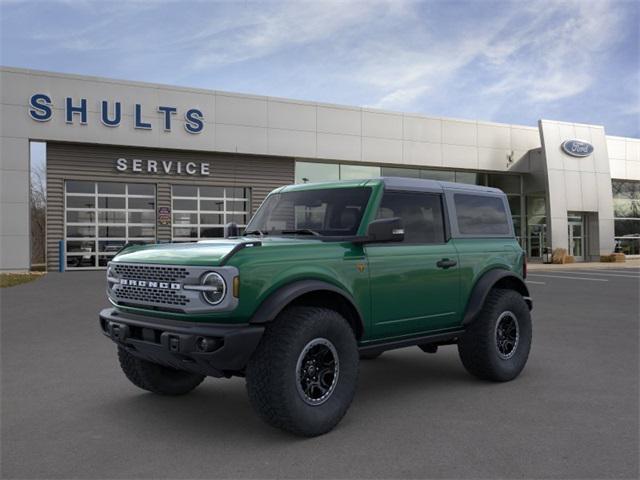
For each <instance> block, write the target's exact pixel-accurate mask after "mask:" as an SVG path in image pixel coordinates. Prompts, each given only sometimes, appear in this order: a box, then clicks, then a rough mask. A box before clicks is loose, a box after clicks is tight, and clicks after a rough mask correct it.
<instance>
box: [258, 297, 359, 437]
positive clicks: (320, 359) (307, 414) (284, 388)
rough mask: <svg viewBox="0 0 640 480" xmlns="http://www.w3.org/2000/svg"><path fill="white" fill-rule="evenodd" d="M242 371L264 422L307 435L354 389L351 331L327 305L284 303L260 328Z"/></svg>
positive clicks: (340, 412)
mask: <svg viewBox="0 0 640 480" xmlns="http://www.w3.org/2000/svg"><path fill="white" fill-rule="evenodd" d="M246 377H247V391H248V394H249V400H250V402H251V405H252V406H253V408H254V409H255V410H256V411H257V413H258V414H259V415H260V417H261V418H262V419H263V420H264V421H266V422H267V423H268V424H270V425H272V426H274V427H277V428H280V429H282V430H286V431H289V432H292V433H294V434H297V435H302V436H308V437H313V436H316V435H321V434H323V433H326V432H328V431H329V430H331V429H332V428H333V427H335V426H336V425H337V424H338V422H340V420H341V419H342V417H343V416H344V415H345V413H346V412H347V409H348V408H349V405H350V404H351V401H352V400H353V397H354V395H355V390H356V382H357V378H358V348H357V344H356V339H355V336H354V334H353V331H352V329H351V327H350V326H349V325H348V324H347V322H346V320H345V319H344V318H343V317H342V316H341V315H340V314H338V313H337V312H335V311H333V310H329V309H326V308H317V307H291V308H288V309H286V310H285V311H284V312H282V313H281V314H280V315H279V316H278V318H276V320H275V321H274V322H273V323H271V324H270V325H269V326H268V327H267V329H266V330H265V333H264V336H263V337H262V340H261V341H260V344H259V345H258V348H257V349H256V351H255V352H254V354H253V356H252V357H251V359H250V360H249V364H248V366H247V371H246Z"/></svg>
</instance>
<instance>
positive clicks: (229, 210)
mask: <svg viewBox="0 0 640 480" xmlns="http://www.w3.org/2000/svg"><path fill="white" fill-rule="evenodd" d="M250 192H251V190H250V189H249V188H244V187H197V186H192V185H173V186H172V187H171V200H172V204H173V241H174V242H193V241H196V240H199V239H201V238H216V237H223V236H224V226H225V224H227V223H230V222H233V223H236V224H237V225H238V226H239V227H245V226H246V225H247V222H248V221H249V214H250V211H251V204H250V197H251V195H250Z"/></svg>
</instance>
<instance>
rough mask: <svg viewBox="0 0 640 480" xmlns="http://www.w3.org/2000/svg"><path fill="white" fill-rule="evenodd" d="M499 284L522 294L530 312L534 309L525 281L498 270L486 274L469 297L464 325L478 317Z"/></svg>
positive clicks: (509, 272)
mask: <svg viewBox="0 0 640 480" xmlns="http://www.w3.org/2000/svg"><path fill="white" fill-rule="evenodd" d="M498 282H500V283H504V284H505V287H506V288H511V289H513V290H516V291H517V292H519V293H520V294H522V297H523V298H524V301H525V302H526V303H527V306H528V307H529V310H532V309H533V302H532V301H531V297H530V296H529V289H528V288H527V285H526V284H525V283H524V280H522V278H520V277H519V276H518V275H516V274H515V273H513V272H511V271H509V270H504V269H501V268H496V269H493V270H489V271H488V272H485V273H484V274H483V275H482V276H481V277H480V279H479V280H478V281H477V282H476V284H475V285H474V287H473V290H472V291H471V295H470V296H469V301H468V302H467V308H466V310H465V312H464V319H463V320H462V324H463V325H465V326H466V325H469V324H470V323H471V322H473V320H474V319H475V318H476V317H477V316H478V314H479V313H480V311H481V310H482V307H483V305H484V302H485V300H486V298H487V295H488V294H489V292H490V291H491V289H492V288H493V287H494V286H496V284H497V283H498Z"/></svg>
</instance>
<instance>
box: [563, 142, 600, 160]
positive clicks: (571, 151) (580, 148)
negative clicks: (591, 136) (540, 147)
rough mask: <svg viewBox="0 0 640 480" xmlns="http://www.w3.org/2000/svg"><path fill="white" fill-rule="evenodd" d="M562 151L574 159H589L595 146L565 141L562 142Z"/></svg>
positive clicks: (587, 143)
mask: <svg viewBox="0 0 640 480" xmlns="http://www.w3.org/2000/svg"><path fill="white" fill-rule="evenodd" d="M562 150H564V152H565V153H566V154H567V155H571V156H572V157H588V156H589V155H591V154H592V153H593V145H591V144H590V143H589V142H584V141H582V140H565V141H564V142H562Z"/></svg>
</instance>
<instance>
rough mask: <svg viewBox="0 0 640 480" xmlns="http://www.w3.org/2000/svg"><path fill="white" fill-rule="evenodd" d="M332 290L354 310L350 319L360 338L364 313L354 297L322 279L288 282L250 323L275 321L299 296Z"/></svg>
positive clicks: (267, 299) (269, 299)
mask: <svg viewBox="0 0 640 480" xmlns="http://www.w3.org/2000/svg"><path fill="white" fill-rule="evenodd" d="M323 291H325V292H331V293H334V294H338V295H340V297H342V299H343V300H344V302H346V303H345V305H347V306H348V307H349V309H350V310H351V311H352V313H353V315H351V317H352V318H347V320H348V321H354V323H355V324H354V325H352V326H353V328H354V329H355V334H356V338H360V337H361V336H362V334H363V332H364V321H363V318H362V313H361V312H360V310H359V309H358V307H357V305H356V303H355V301H354V300H353V297H352V296H351V295H350V294H349V293H348V292H345V291H344V290H343V289H341V288H339V287H337V286H336V285H333V284H331V283H329V282H325V281H322V280H297V281H294V282H291V283H288V284H286V285H284V286H282V287H280V288H279V289H277V290H276V291H275V292H273V293H271V294H270V295H269V296H268V297H267V298H266V299H265V300H264V301H263V302H262V303H261V304H260V306H259V307H258V308H257V309H256V311H255V312H254V313H253V315H252V316H251V319H250V321H249V323H252V324H263V323H268V322H271V321H273V320H274V319H275V318H276V317H277V316H278V314H279V313H280V312H282V310H284V308H285V307H286V306H287V305H289V304H290V303H291V302H293V301H294V300H296V299H297V298H299V297H301V296H302V295H305V294H307V293H311V292H323Z"/></svg>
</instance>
